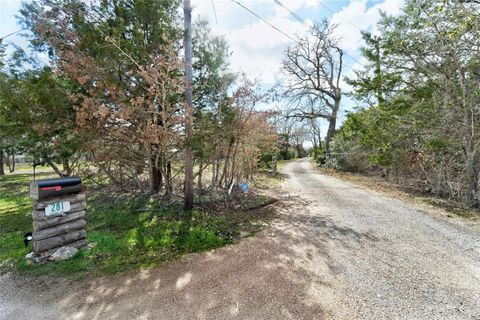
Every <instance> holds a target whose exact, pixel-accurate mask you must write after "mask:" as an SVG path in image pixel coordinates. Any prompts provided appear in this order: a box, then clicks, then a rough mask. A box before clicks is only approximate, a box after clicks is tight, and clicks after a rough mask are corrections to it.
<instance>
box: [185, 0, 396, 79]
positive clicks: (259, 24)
mask: <svg viewBox="0 0 480 320" xmlns="http://www.w3.org/2000/svg"><path fill="white" fill-rule="evenodd" d="M238 1H239V2H240V3H241V4H243V5H244V6H246V7H248V8H249V9H251V10H253V11H254V12H256V13H257V14H259V15H260V16H261V17H263V18H264V19H265V20H267V21H268V22H270V23H271V24H273V25H274V26H276V27H277V28H278V29H280V30H282V31H283V32H285V33H286V34H288V35H290V36H292V37H293V36H295V35H296V34H297V33H302V32H305V31H306V29H307V28H308V25H310V24H312V21H311V20H309V19H307V21H306V22H305V23H304V24H303V25H302V24H301V23H300V22H299V21H297V20H295V18H293V17H292V16H291V15H290V13H289V12H288V10H287V9H285V8H283V7H281V6H279V5H277V4H275V3H274V0H238ZM280 1H281V3H282V4H284V5H285V6H286V7H287V8H289V9H290V10H291V11H293V12H298V11H299V10H305V9H308V11H309V12H311V13H310V14H308V15H307V16H304V17H303V18H309V17H312V18H313V17H316V16H320V13H321V12H323V11H321V10H323V9H324V8H323V7H321V6H320V2H321V1H320V0H280ZM403 3H404V0H385V1H383V2H381V3H378V4H376V5H374V6H372V7H370V8H367V0H351V1H350V2H349V3H348V4H347V5H346V6H344V7H343V8H342V9H341V10H340V11H339V12H337V13H336V14H333V15H332V16H331V18H332V22H334V23H336V24H338V29H337V31H336V35H337V37H339V38H341V45H342V46H343V47H344V48H345V49H346V50H347V52H348V53H349V54H350V55H354V56H355V57H357V60H358V59H359V56H358V49H359V48H360V47H361V46H362V45H363V40H362V37H361V33H360V30H358V29H357V28H359V29H361V30H370V31H372V30H373V31H374V30H375V24H376V23H377V21H378V19H379V17H380V14H379V10H383V11H385V12H387V13H388V14H393V15H395V14H398V12H399V11H400V8H401V7H402V6H403ZM213 5H214V6H215V12H216V14H217V18H218V24H217V22H216V19H215V16H214V11H213V6H212V1H211V0H192V6H193V14H194V19H198V17H201V18H203V19H206V20H208V21H209V23H210V26H211V28H212V32H213V33H214V34H218V35H220V34H221V35H225V36H226V37H227V40H228V42H229V45H230V49H231V51H232V56H231V58H230V62H231V67H232V69H233V70H234V71H244V72H246V73H247V75H248V76H250V77H252V78H259V79H261V80H263V81H264V82H265V83H266V84H272V83H273V82H274V81H275V80H276V79H277V77H278V73H279V68H280V65H281V61H282V58H283V54H284V50H285V49H286V48H287V46H288V45H289V44H291V43H292V42H293V41H292V40H291V39H289V38H288V37H286V36H285V35H283V34H281V33H280V32H278V31H276V30H274V29H273V28H272V27H271V26H269V25H267V24H266V23H265V22H263V21H260V20H259V19H258V18H256V17H255V16H253V15H252V14H251V13H249V12H247V11H246V10H245V9H243V8H241V7H240V6H238V5H237V4H235V3H234V2H232V1H230V0H213ZM318 9H320V10H318ZM347 21H348V22H347ZM348 62H350V64H351V61H350V60H348Z"/></svg>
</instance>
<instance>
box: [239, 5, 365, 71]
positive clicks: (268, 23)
mask: <svg viewBox="0 0 480 320" xmlns="http://www.w3.org/2000/svg"><path fill="white" fill-rule="evenodd" d="M230 1H231V2H233V3H235V4H237V5H238V6H240V7H242V8H243V9H244V10H246V11H248V12H249V13H250V14H252V15H254V16H255V17H257V18H258V19H260V20H261V21H262V22H264V23H265V24H267V25H268V26H270V27H271V28H273V29H274V30H276V31H277V32H279V33H281V34H283V35H284V36H285V37H287V38H289V39H290V40H292V41H293V42H295V43H296V44H300V43H299V42H298V40H297V39H295V38H294V37H292V36H290V35H289V34H287V33H285V32H284V31H282V30H280V29H279V28H277V27H276V26H275V25H273V24H272V23H270V22H268V21H267V20H265V19H264V18H263V17H261V16H260V15H259V14H257V13H255V12H254V11H253V10H251V9H250V8H248V7H246V6H244V5H243V4H241V3H240V2H238V1H236V0H230ZM274 2H275V3H277V5H280V6H282V7H284V8H285V9H287V10H288V11H289V12H290V13H291V14H292V13H293V14H294V15H292V16H294V18H295V19H296V20H298V21H299V22H302V21H303V22H302V23H304V22H305V19H303V18H302V17H301V16H300V15H298V14H296V13H294V12H293V11H291V10H290V9H289V8H288V7H286V6H285V5H283V3H281V2H280V1H279V0H274ZM328 10H329V11H331V10H330V9H328ZM343 53H344V54H345V55H346V56H348V57H349V58H351V59H352V60H354V61H355V62H357V63H359V64H361V62H360V61H358V59H356V58H355V57H353V56H352V55H350V54H349V53H347V52H346V51H343ZM343 65H345V66H347V67H350V68H352V69H353V65H351V64H349V63H345V61H344V62H343Z"/></svg>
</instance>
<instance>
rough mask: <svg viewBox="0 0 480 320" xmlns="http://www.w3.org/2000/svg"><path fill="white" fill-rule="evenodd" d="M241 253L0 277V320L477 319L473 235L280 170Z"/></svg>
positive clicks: (478, 270)
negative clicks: (271, 206) (270, 209)
mask: <svg viewBox="0 0 480 320" xmlns="http://www.w3.org/2000/svg"><path fill="white" fill-rule="evenodd" d="M283 171H284V173H286V174H287V175H288V178H287V179H286V181H285V185H284V189H283V191H282V194H281V195H280V197H281V198H282V201H281V202H280V203H279V204H277V209H278V212H279V215H278V218H276V219H275V220H274V221H272V222H271V225H270V226H268V227H267V228H266V230H265V231H263V232H261V233H260V234H259V235H257V236H256V237H253V238H248V239H244V240H242V241H241V242H240V243H239V244H236V245H232V246H228V247H224V248H221V249H218V250H215V251H212V252H208V253H204V254H194V255H189V256H187V257H185V258H183V259H180V260H178V261H175V262H172V263H168V264H166V265H164V266H162V267H160V268H157V269H152V270H142V271H135V272H130V273H126V274H120V275H116V276H113V277H104V278H100V279H93V280H84V281H76V282H75V281H69V280H65V279H51V278H50V279H48V278H41V279H28V281H26V280H25V279H20V278H19V276H18V275H14V274H11V273H10V274H4V275H2V276H0V288H1V290H0V319H17V320H19V319H29V320H30V319H470V320H473V319H477V320H479V319H480V232H479V231H478V230H477V229H475V228H473V227H470V226H468V225H466V224H464V223H460V222H450V221H447V220H445V218H443V217H439V216H436V215H434V214H431V213H427V212H424V211H421V210H419V209H417V208H415V207H413V206H412V205H410V204H406V203H404V202H401V201H399V200H396V199H393V198H391V197H387V196H385V195H381V194H379V193H376V192H374V191H371V190H367V189H365V188H362V187H358V186H355V185H352V184H350V183H347V182H344V181H341V180H338V179H336V178H333V177H330V176H326V175H322V174H319V173H318V172H316V171H315V170H314V169H313V168H312V167H311V164H310V163H309V162H308V160H306V159H305V160H298V161H293V162H290V163H288V164H287V165H286V167H285V168H284V169H283Z"/></svg>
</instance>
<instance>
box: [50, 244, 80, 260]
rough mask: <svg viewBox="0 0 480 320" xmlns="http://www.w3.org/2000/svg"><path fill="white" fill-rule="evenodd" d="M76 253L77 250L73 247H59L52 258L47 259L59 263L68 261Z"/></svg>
mask: <svg viewBox="0 0 480 320" xmlns="http://www.w3.org/2000/svg"><path fill="white" fill-rule="evenodd" d="M77 252H78V249H77V248H73V247H61V248H59V249H58V250H57V251H55V252H54V253H53V254H52V256H51V257H50V258H49V260H51V261H61V260H66V259H70V258H71V257H73V256H74V255H75V254H76V253H77Z"/></svg>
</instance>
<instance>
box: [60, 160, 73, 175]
mask: <svg viewBox="0 0 480 320" xmlns="http://www.w3.org/2000/svg"><path fill="white" fill-rule="evenodd" d="M62 165H63V172H64V173H65V176H67V177H69V176H70V175H71V174H72V168H71V167H70V163H69V162H68V159H63V160H62Z"/></svg>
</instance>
